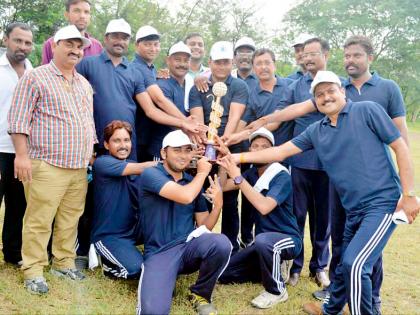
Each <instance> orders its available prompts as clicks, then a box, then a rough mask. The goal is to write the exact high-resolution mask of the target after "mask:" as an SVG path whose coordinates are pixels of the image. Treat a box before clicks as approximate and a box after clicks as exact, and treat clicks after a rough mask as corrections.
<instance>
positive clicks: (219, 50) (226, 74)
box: [190, 41, 249, 251]
mask: <svg viewBox="0 0 420 315" xmlns="http://www.w3.org/2000/svg"><path fill="white" fill-rule="evenodd" d="M209 66H210V70H211V76H210V84H209V87H210V89H209V90H208V91H207V92H200V91H199V90H198V88H197V86H194V87H193V88H192V89H191V91H190V114H191V116H193V115H194V116H196V117H197V118H198V121H200V122H204V124H205V125H208V124H209V122H210V113H211V110H212V109H211V107H212V103H213V100H214V95H213V94H212V90H211V89H212V87H213V85H214V84H215V83H216V82H223V83H225V84H226V86H227V93H226V95H225V96H223V97H222V98H221V101H220V104H221V106H223V115H222V117H221V124H220V127H219V128H218V130H217V132H218V136H220V137H223V136H224V137H228V136H230V135H231V134H233V133H234V132H235V130H236V128H237V127H238V124H239V121H240V119H241V117H242V115H243V113H244V112H245V109H246V104H247V102H248V96H249V90H248V86H247V85H246V83H245V82H244V81H243V80H241V79H238V78H234V77H232V75H231V72H232V66H233V45H232V43H230V42H226V41H220V42H216V43H214V44H213V46H212V48H211V50H210V59H209ZM230 149H231V151H232V152H240V151H241V146H240V145H234V146H232V147H231V148H230ZM223 198H224V199H223V203H224V208H223V214H222V233H223V234H225V235H226V236H227V237H228V238H229V240H230V241H231V243H232V245H233V249H234V251H237V250H239V243H238V233H239V214H238V191H229V192H225V193H224V194H223Z"/></svg>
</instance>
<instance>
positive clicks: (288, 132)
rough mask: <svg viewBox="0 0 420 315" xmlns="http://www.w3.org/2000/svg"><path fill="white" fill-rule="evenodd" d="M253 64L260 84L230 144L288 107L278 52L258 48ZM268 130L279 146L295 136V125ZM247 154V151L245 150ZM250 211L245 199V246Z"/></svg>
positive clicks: (289, 124)
mask: <svg viewBox="0 0 420 315" xmlns="http://www.w3.org/2000/svg"><path fill="white" fill-rule="evenodd" d="M252 64H253V72H254V73H255V75H256V76H257V79H258V83H257V85H256V87H255V88H254V90H252V91H251V92H250V96H249V101H248V105H247V108H246V111H245V113H244V115H243V116H242V118H241V121H240V122H239V126H238V128H237V132H236V133H235V134H233V135H232V136H231V137H229V138H228V139H225V143H226V144H227V145H232V144H235V143H239V142H241V141H246V142H247V139H248V137H249V130H247V129H245V126H246V125H247V124H248V123H251V122H253V121H254V120H256V119H258V118H260V117H263V116H265V115H267V114H271V113H272V112H274V111H275V110H277V109H279V108H284V107H285V106H287V105H288V103H287V95H288V93H289V90H288V85H289V82H288V79H284V78H280V77H278V76H276V74H275V71H276V57H275V55H274V52H273V51H271V50H270V49H267V48H261V49H257V50H256V51H255V53H254V55H253V57H252ZM267 127H268V128H269V129H271V131H272V132H273V134H274V138H275V140H276V143H278V144H281V143H284V142H286V141H288V140H290V139H291V137H292V134H293V122H288V123H284V124H282V125H281V126H280V127H279V128H278V126H277V125H276V126H275V128H271V127H270V126H267ZM244 151H247V148H244ZM250 208H251V207H250V205H249V203H248V201H247V200H246V199H244V200H242V212H241V241H242V242H243V243H244V244H250V243H251V242H252V241H253V239H254V237H253V235H252V233H251V231H252V224H253V218H252V211H250V210H249V209H250ZM286 281H287V279H286Z"/></svg>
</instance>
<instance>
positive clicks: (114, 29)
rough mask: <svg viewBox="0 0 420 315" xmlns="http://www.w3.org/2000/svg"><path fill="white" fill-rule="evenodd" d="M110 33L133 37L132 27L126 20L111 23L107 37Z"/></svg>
mask: <svg viewBox="0 0 420 315" xmlns="http://www.w3.org/2000/svg"><path fill="white" fill-rule="evenodd" d="M109 33H124V34H127V35H130V36H131V27H130V24H128V23H127V22H126V21H125V20H124V19H116V20H111V21H109V23H108V25H107V27H106V31H105V35H106V34H109Z"/></svg>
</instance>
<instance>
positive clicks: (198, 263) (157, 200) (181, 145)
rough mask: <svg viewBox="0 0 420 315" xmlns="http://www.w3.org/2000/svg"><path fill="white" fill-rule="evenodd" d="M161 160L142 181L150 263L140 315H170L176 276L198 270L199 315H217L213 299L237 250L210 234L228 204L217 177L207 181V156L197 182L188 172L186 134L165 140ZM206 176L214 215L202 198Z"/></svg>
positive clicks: (142, 284) (195, 296)
mask: <svg viewBox="0 0 420 315" xmlns="http://www.w3.org/2000/svg"><path fill="white" fill-rule="evenodd" d="M161 156H162V159H163V162H162V163H159V164H158V165H157V166H155V167H151V168H148V169H146V170H145V171H144V172H143V174H142V175H141V179H140V193H139V200H140V209H141V218H142V231H143V235H144V256H145V260H144V263H143V271H142V276H141V278H140V282H139V292H138V305H137V314H169V312H170V309H171V301H172V296H173V290H174V288H175V283H176V279H177V276H178V275H179V274H190V273H193V272H196V271H198V278H197V281H196V282H195V284H193V285H192V286H191V287H190V292H191V294H190V296H189V298H190V300H191V302H192V304H193V306H194V308H195V310H196V311H197V313H198V314H203V315H204V314H207V315H210V314H217V310H216V309H215V307H214V306H213V304H212V303H211V297H212V293H213V290H214V287H215V285H216V282H217V279H218V277H219V276H220V274H221V273H222V271H223V270H224V268H226V265H227V264H228V262H229V258H230V253H231V250H232V246H231V244H230V242H229V240H228V239H227V237H226V236H225V235H222V234H216V233H210V231H211V230H212V229H213V227H214V226H215V224H216V223H217V220H218V218H219V215H220V211H221V208H222V205H223V199H222V190H221V187H220V184H219V180H218V177H217V176H215V177H214V178H213V179H212V178H211V177H210V176H209V177H208V175H209V173H210V170H211V168H212V165H211V164H210V163H209V161H208V160H207V159H206V158H205V157H202V158H201V159H199V160H198V161H197V174H196V175H195V177H194V178H193V177H192V176H190V175H189V174H187V173H186V172H185V170H186V168H187V167H188V165H189V164H190V162H191V159H192V157H193V150H192V142H191V140H190V139H189V138H188V136H187V135H186V134H185V133H183V132H182V131H181V130H176V131H172V132H170V133H168V134H167V135H166V136H165V138H164V139H163V141H162V149H161ZM207 177H208V178H209V181H210V187H209V188H208V189H207V191H206V194H207V196H208V197H209V198H210V199H211V200H213V209H212V211H211V212H209V211H208V210H207V205H206V202H205V199H204V197H203V196H202V187H203V184H204V181H205V180H206V178H207Z"/></svg>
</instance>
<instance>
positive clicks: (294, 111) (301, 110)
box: [247, 99, 316, 131]
mask: <svg viewBox="0 0 420 315" xmlns="http://www.w3.org/2000/svg"><path fill="white" fill-rule="evenodd" d="M315 111H316V108H315V106H314V104H313V103H312V100H310V99H309V100H306V101H304V102H302V103H296V104H293V105H289V106H287V107H285V108H284V109H282V110H276V111H275V112H274V113H271V114H269V115H266V116H264V117H261V118H259V119H257V120H256V121H254V122H252V123H250V124H249V125H248V126H247V129H250V130H251V131H255V130H257V129H258V128H261V127H263V126H265V125H267V124H270V123H275V122H277V123H278V122H283V121H290V120H294V119H296V118H298V117H301V116H304V115H306V114H309V113H312V112H315Z"/></svg>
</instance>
